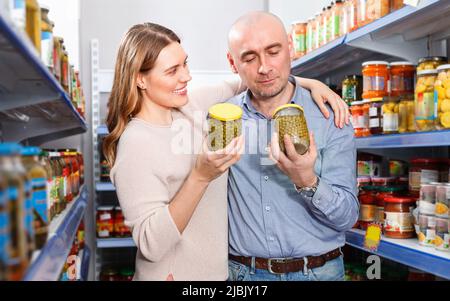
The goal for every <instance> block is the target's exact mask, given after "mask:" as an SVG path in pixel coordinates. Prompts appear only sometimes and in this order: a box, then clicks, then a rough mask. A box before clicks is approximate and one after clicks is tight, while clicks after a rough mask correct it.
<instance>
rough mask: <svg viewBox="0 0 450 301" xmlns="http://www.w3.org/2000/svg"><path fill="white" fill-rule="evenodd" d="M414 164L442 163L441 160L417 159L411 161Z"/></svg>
mask: <svg viewBox="0 0 450 301" xmlns="http://www.w3.org/2000/svg"><path fill="white" fill-rule="evenodd" d="M411 163H412V164H438V163H440V161H439V159H432V158H415V159H412V160H411Z"/></svg>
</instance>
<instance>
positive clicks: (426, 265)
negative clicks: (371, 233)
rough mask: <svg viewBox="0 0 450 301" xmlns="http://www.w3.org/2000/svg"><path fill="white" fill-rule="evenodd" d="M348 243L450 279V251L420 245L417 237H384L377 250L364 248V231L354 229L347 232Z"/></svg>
mask: <svg viewBox="0 0 450 301" xmlns="http://www.w3.org/2000/svg"><path fill="white" fill-rule="evenodd" d="M346 240H347V244H348V245H350V246H352V247H355V248H358V249H361V250H364V251H367V252H370V253H373V254H375V255H378V256H381V257H383V258H387V259H389V260H392V261H395V262H399V263H401V264H404V265H407V266H410V267H413V268H416V269H419V270H422V271H425V272H428V273H431V274H434V275H437V276H439V277H443V278H446V279H450V252H442V251H437V250H435V249H433V248H430V247H423V246H420V245H419V242H418V240H417V239H390V238H385V237H383V238H382V240H381V243H380V246H379V248H378V250H377V251H376V252H372V251H368V250H367V249H365V248H364V231H362V230H355V229H352V230H350V231H348V232H347V233H346Z"/></svg>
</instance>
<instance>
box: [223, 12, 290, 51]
mask: <svg viewBox="0 0 450 301" xmlns="http://www.w3.org/2000/svg"><path fill="white" fill-rule="evenodd" d="M267 27H270V28H272V29H275V30H276V31H278V32H279V34H281V35H282V36H286V39H287V35H286V31H285V29H284V25H283V22H282V21H281V19H280V18H279V17H278V16H276V15H274V14H271V13H268V12H264V11H253V12H249V13H246V14H245V15H243V16H241V17H240V18H239V19H237V20H236V22H234V23H233V25H232V26H231V28H230V31H229V33H228V47H229V48H230V50H231V48H232V44H233V43H235V42H239V40H240V39H242V38H243V37H244V36H246V34H248V33H249V32H250V33H251V32H252V31H254V30H259V29H261V28H267Z"/></svg>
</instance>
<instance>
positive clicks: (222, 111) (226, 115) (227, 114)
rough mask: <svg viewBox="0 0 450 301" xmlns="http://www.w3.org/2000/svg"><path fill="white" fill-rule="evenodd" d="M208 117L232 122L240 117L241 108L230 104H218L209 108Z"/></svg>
mask: <svg viewBox="0 0 450 301" xmlns="http://www.w3.org/2000/svg"><path fill="white" fill-rule="evenodd" d="M208 112H209V115H210V116H211V117H212V118H214V119H217V120H220V121H233V120H237V119H240V118H241V117H242V113H243V112H242V108H241V107H239V106H237V105H234V104H231V103H219V104H216V105H214V106H212V107H211V108H209V111H208Z"/></svg>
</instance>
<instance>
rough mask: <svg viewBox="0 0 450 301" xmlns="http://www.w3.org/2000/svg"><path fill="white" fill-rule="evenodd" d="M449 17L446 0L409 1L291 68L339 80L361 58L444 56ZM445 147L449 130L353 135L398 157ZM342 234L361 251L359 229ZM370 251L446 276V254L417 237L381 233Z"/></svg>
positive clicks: (449, 273)
mask: <svg viewBox="0 0 450 301" xmlns="http://www.w3.org/2000/svg"><path fill="white" fill-rule="evenodd" d="M449 16H450V1H438V0H421V1H420V2H419V4H418V6H417V7H413V6H409V5H407V6H405V7H404V8H402V9H400V10H397V11H395V12H393V13H391V14H389V15H387V16H385V17H383V18H381V19H379V20H377V21H374V22H372V23H370V24H368V25H366V26H364V27H361V28H359V29H357V30H356V31H354V32H351V33H349V34H347V35H345V36H343V37H341V38H339V39H336V40H334V41H332V42H331V43H329V44H327V45H325V46H323V47H321V48H319V49H316V50H314V51H312V52H310V53H308V54H307V55H305V56H303V57H301V58H300V59H298V60H296V61H294V62H293V63H292V73H293V74H299V75H301V76H305V77H313V78H319V79H321V80H324V81H326V82H327V83H330V84H337V85H338V84H340V82H341V80H342V79H343V77H344V76H345V75H347V74H352V73H353V74H357V73H360V72H361V64H362V62H364V61H367V60H388V61H392V60H408V61H412V62H417V60H418V59H419V58H420V57H425V56H429V55H444V56H448V55H449V54H450V51H449V44H450V43H449V38H450V17H449ZM449 146H450V131H448V130H447V131H435V132H422V133H409V134H396V135H381V136H372V137H366V138H358V139H356V148H357V149H358V150H364V151H373V152H376V153H377V154H380V153H381V154H388V153H389V154H396V156H399V155H400V158H401V157H402V156H406V157H408V156H415V155H417V154H418V153H421V154H423V153H426V152H427V150H430V152H429V153H430V154H436V152H437V151H436V149H440V151H441V152H442V153H446V154H447V155H448V147H449ZM418 148H420V152H419V151H418V150H419V149H418ZM444 148H445V150H444ZM346 238H347V244H348V245H350V246H353V247H355V248H358V249H362V250H365V249H364V232H363V231H359V230H351V231H349V232H347V233H346ZM365 251H368V250H365ZM373 253H374V254H377V255H379V256H381V257H384V258H388V259H390V260H393V261H396V262H399V263H401V264H404V265H407V266H411V267H415V268H417V269H421V270H423V271H426V272H429V273H432V274H435V275H438V276H440V277H444V278H447V279H450V253H445V252H440V251H435V250H434V249H432V248H426V247H422V246H420V245H419V243H418V241H417V239H409V240H398V239H397V240H395V239H388V238H383V239H382V241H381V244H380V247H379V249H378V251H377V252H373Z"/></svg>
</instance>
